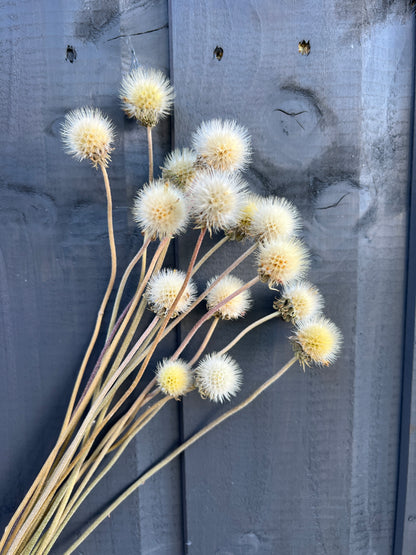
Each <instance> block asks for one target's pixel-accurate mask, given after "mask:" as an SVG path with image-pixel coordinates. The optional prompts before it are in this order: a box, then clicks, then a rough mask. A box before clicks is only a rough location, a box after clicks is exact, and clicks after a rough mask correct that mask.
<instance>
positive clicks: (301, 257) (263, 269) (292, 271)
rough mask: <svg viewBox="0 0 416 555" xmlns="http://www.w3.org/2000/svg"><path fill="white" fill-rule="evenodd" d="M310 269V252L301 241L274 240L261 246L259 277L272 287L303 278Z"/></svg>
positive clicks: (259, 252)
mask: <svg viewBox="0 0 416 555" xmlns="http://www.w3.org/2000/svg"><path fill="white" fill-rule="evenodd" d="M308 267H309V262H308V251H307V249H306V247H305V245H304V244H303V243H302V242H301V241H300V240H299V239H294V238H292V239H274V240H272V241H266V242H264V243H263V244H261V245H260V246H259V251H258V271H259V276H260V279H261V280H262V281H265V282H269V285H270V286H273V285H275V284H282V285H286V284H287V283H288V282H289V281H292V280H294V279H298V278H301V277H302V276H303V275H304V274H305V272H306V271H307V269H308Z"/></svg>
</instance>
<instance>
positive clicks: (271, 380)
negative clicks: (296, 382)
mask: <svg viewBox="0 0 416 555" xmlns="http://www.w3.org/2000/svg"><path fill="white" fill-rule="evenodd" d="M296 360H297V358H296V357H293V358H292V359H290V360H289V362H287V363H286V364H285V365H284V366H283V367H282V368H281V369H280V370H279V371H278V372H276V374H274V375H273V376H272V377H271V378H269V379H268V380H266V381H265V382H264V383H263V384H262V385H261V386H260V387H258V388H257V389H256V390H255V391H254V392H253V393H252V394H251V395H249V396H248V397H247V398H246V399H245V400H244V401H243V402H242V403H240V404H239V405H237V406H235V407H233V408H232V409H230V410H228V411H227V412H225V413H224V414H222V415H221V416H219V417H218V418H216V419H215V420H213V421H212V422H211V423H210V424H208V425H207V426H205V427H204V428H202V430H200V431H199V432H197V433H196V434H194V435H193V436H192V437H190V438H189V439H188V440H187V441H185V442H184V443H182V445H180V446H179V447H177V448H176V449H174V450H173V451H172V453H170V455H168V456H167V457H165V458H164V459H163V460H161V461H160V462H159V463H158V464H156V465H155V466H153V467H152V468H151V469H150V470H148V471H147V472H145V473H144V474H143V475H142V476H141V477H140V478H138V479H137V480H136V481H134V482H133V483H132V485H131V486H130V487H128V488H127V489H126V490H125V491H124V492H123V493H122V494H121V495H120V496H119V497H118V498H117V499H116V500H115V501H114V502H113V503H111V505H109V507H107V509H105V511H103V512H102V513H101V515H100V516H99V517H98V518H97V519H96V520H94V522H93V523H92V524H91V525H90V526H89V527H88V528H87V529H86V530H85V532H84V533H83V534H82V535H81V536H80V537H79V538H78V540H77V541H76V542H75V543H73V544H72V545H71V547H70V548H69V549H68V550H67V551H65V553H64V555H70V553H73V552H74V551H75V549H76V548H77V547H78V546H79V545H81V544H82V542H83V541H84V540H85V538H87V537H88V536H89V535H90V534H91V532H93V531H94V530H95V528H97V526H99V524H101V522H103V520H105V519H106V518H107V516H108V515H109V514H110V513H111V512H112V511H114V509H116V508H117V507H118V506H119V505H120V504H121V503H122V502H123V501H124V500H125V499H127V497H128V496H129V495H131V494H132V493H133V492H134V491H135V490H136V489H137V488H138V487H140V486H142V485H143V484H144V483H145V482H146V481H147V480H148V479H149V478H150V477H152V476H153V475H154V474H156V472H158V471H159V470H161V469H162V468H163V467H164V466H166V465H167V464H168V463H170V462H171V461H172V460H173V459H174V458H175V457H177V456H178V455H180V454H181V453H182V452H183V451H185V449H187V448H188V447H189V446H190V445H192V444H193V443H195V442H196V441H198V440H199V439H200V438H201V437H203V436H204V435H205V434H207V433H208V432H209V431H211V430H213V429H214V428H215V427H216V426H218V425H219V424H221V423H222V422H224V421H225V420H227V419H228V418H230V416H233V415H234V414H236V413H238V412H240V411H241V410H242V409H244V408H245V407H247V405H249V404H250V403H252V402H253V401H254V400H255V399H256V398H257V397H258V396H259V395H260V394H261V393H263V391H265V390H266V389H267V388H268V387H270V386H271V385H272V384H273V383H274V382H275V381H277V380H278V379H279V378H281V377H282V376H283V374H285V372H287V371H288V370H289V368H290V367H291V366H293V364H294V363H295V362H296Z"/></svg>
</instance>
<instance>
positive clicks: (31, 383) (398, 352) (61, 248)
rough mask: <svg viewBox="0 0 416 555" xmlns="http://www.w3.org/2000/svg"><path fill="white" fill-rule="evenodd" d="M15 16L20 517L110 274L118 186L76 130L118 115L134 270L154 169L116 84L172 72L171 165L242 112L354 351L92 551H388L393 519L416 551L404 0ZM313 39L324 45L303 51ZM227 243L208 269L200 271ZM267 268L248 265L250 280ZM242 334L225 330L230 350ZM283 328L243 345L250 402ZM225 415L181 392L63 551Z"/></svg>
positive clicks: (9, 147)
mask: <svg viewBox="0 0 416 555" xmlns="http://www.w3.org/2000/svg"><path fill="white" fill-rule="evenodd" d="M0 28H1V32H0V46H1V48H0V67H1V73H0V100H1V107H0V130H1V133H0V153H1V154H0V157H1V164H0V181H1V183H0V211H1V217H0V234H1V236H0V296H1V303H0V337H1V342H0V361H1V372H2V385H1V387H0V445H1V457H0V499H1V510H0V517H1V524H0V526H1V528H3V526H4V525H5V523H6V522H7V520H8V519H9V518H10V515H11V514H12V512H13V510H14V509H15V507H16V505H17V504H18V502H19V500H20V499H21V498H22V496H23V495H24V493H25V491H26V490H27V488H28V487H29V485H30V483H31V480H32V479H33V478H34V476H35V475H36V472H37V471H38V469H39V468H40V466H41V464H42V462H43V460H44V459H45V457H46V455H47V453H48V451H49V450H50V448H51V447H52V445H53V442H54V440H55V439H56V436H57V433H58V431H59V427H60V423H61V421H62V418H63V415H64V411H65V408H66V404H67V402H68V399H69V395H70V390H71V387H72V383H73V381H74V379H75V375H76V371H77V367H78V365H79V363H80V361H81V358H82V352H83V349H84V348H85V346H86V344H87V342H88V337H89V333H90V331H91V329H92V326H93V322H94V319H95V315H96V310H97V307H98V304H99V301H100V299H101V296H102V293H103V291H104V289H105V286H106V281H107V278H108V272H109V257H108V252H107V238H106V230H105V203H104V194H103V187H102V184H101V180H100V177H99V175H98V174H95V173H94V172H93V171H92V170H91V169H90V168H89V167H88V166H87V165H86V164H85V165H84V164H78V163H76V162H74V161H73V160H71V159H70V158H69V157H68V156H67V155H65V154H64V153H63V152H62V146H61V142H60V139H59V125H60V123H61V122H62V119H63V116H64V114H65V112H66V111H68V110H69V109H71V108H73V107H77V106H81V105H85V104H93V105H97V106H99V107H101V108H102V109H103V110H105V111H106V112H107V113H109V114H110V116H111V117H112V118H113V120H114V121H115V123H116V125H117V128H118V141H117V149H116V151H115V152H114V156H113V163H112V165H111V169H110V178H111V181H112V185H113V191H114V204H115V210H114V216H115V228H116V233H117V246H118V251H119V256H120V268H122V267H123V266H124V265H125V264H126V263H127V261H128V259H129V256H131V255H132V254H133V253H134V252H135V250H136V249H137V245H138V244H139V242H140V237H139V234H138V233H137V231H136V230H135V228H134V225H133V223H132V221H131V216H130V212H129V210H130V205H131V200H132V197H133V195H134V192H135V191H136V189H137V187H139V186H140V185H141V184H142V183H143V182H144V181H145V179H146V142H145V133H144V131H143V129H139V128H138V127H137V126H136V125H135V124H134V123H132V122H130V121H128V120H126V119H125V118H124V117H123V114H122V112H121V111H120V109H119V105H118V100H117V92H118V87H119V82H120V79H121V76H122V75H123V74H124V73H125V72H127V71H128V70H129V69H130V68H132V67H134V66H136V65H137V64H145V65H150V66H153V67H159V68H161V69H162V70H165V71H167V72H169V70H170V72H171V77H172V79H173V81H174V85H175V88H176V102H175V112H174V118H172V121H170V122H165V123H163V124H162V125H161V126H160V127H159V128H158V129H157V132H156V137H155V153H156V166H159V165H160V164H161V163H162V160H163V156H164V155H165V154H166V152H168V151H169V149H170V147H171V144H172V145H174V146H187V145H188V144H189V137H190V133H191V132H192V131H193V130H194V129H195V128H196V126H197V125H198V124H199V123H200V122H201V121H202V120H203V119H206V118H212V117H232V118H236V119H238V120H239V121H240V122H241V123H243V124H244V125H246V126H247V127H248V128H249V130H250V133H251V135H252V137H253V146H254V156H253V164H252V166H251V168H250V170H249V171H248V172H247V178H248V179H249V181H250V183H251V184H252V187H253V188H254V189H255V190H256V191H258V192H260V193H262V194H268V193H275V194H278V195H284V196H287V197H288V198H290V199H292V200H293V201H294V202H295V203H296V204H297V205H298V207H299V209H300V211H301V213H302V215H303V218H304V222H305V231H304V235H305V239H306V240H307V242H308V244H309V245H310V247H311V249H312V254H313V270H312V272H311V279H313V281H315V282H316V283H317V284H318V285H319V286H320V288H321V290H322V292H323V293H324V295H325V298H326V306H327V313H328V315H329V316H330V317H331V318H332V319H334V320H335V321H336V322H337V324H338V325H339V326H340V328H341V329H342V331H343V333H344V337H345V345H344V349H343V352H342V356H341V358H340V360H339V361H338V362H337V363H336V364H335V365H334V366H333V367H331V368H329V369H313V370H310V371H308V372H306V374H304V373H303V372H302V371H301V370H300V369H299V368H293V369H291V371H290V372H289V373H288V374H287V375H286V376H285V377H284V378H283V379H282V380H281V381H280V382H279V383H278V384H277V385H276V386H275V387H274V388H273V389H272V390H270V391H268V392H267V393H265V394H264V396H263V397H262V398H261V399H259V400H258V401H257V402H256V404H253V405H252V406H251V407H249V408H248V409H246V410H245V411H244V412H243V413H241V414H239V415H238V416H236V417H234V418H233V419H231V420H229V421H228V422H227V423H225V424H224V425H223V426H222V427H221V428H218V429H217V430H215V431H213V432H212V433H211V434H210V435H209V436H207V437H205V438H204V439H203V440H202V441H201V442H200V443H199V444H197V445H195V446H193V447H192V448H191V449H190V450H189V452H187V453H186V454H185V456H184V457H183V458H182V459H181V460H179V461H176V462H175V463H173V464H171V465H170V466H169V467H167V468H166V469H164V470H163V471H162V472H160V473H159V474H158V475H156V476H155V477H154V478H153V479H152V480H151V481H150V482H149V483H148V484H147V485H146V486H145V487H144V488H142V489H141V490H140V492H138V493H137V494H135V495H134V496H132V497H131V498H130V499H129V500H128V501H127V502H126V503H125V504H124V505H123V506H122V507H120V508H119V509H118V510H117V511H115V512H114V513H113V514H112V515H111V518H110V519H108V521H106V522H105V523H104V524H103V525H102V526H101V527H100V528H99V530H98V531H97V532H96V533H95V534H93V535H92V536H91V537H90V538H89V539H88V540H87V541H86V542H85V543H84V544H83V545H82V546H81V547H80V548H79V549H78V551H77V552H78V553H80V554H81V553H83V554H88V555H93V554H97V555H98V554H100V555H106V554H118V555H120V554H123V555H129V554H138V553H141V554H143V555H145V554H150V553H152V554H157V555H175V554H182V553H185V552H189V553H190V554H195V555H214V554H220V555H251V554H273V555H275V554H278V555H304V554H306V553H307V554H308V555H309V554H310V555H312V554H313V555H315V554H316V555H321V554H328V555H335V554H341V555H344V554H364V555H367V554H377V555H384V554H390V553H392V552H393V544H394V541H395V530H398V533H397V534H399V536H400V537H398V535H397V534H396V553H399V551H398V549H400V550H401V546H402V545H403V553H405V554H414V553H416V540H415V533H416V532H415V530H416V524H415V523H416V517H415V518H412V516H414V515H415V514H416V479H415V476H416V470H415V469H416V455H415V453H416V450H415V430H416V427H415V426H416V420H415V419H414V416H413V420H412V427H411V435H410V437H411V442H410V450H408V451H407V450H406V449H403V448H402V450H401V451H400V449H399V448H400V447H401V446H402V447H403V445H405V444H406V442H407V443H408V441H407V440H408V432H407V428H406V426H402V428H401V426H400V423H401V419H402V422H404V423H406V418H403V414H404V416H405V417H406V414H407V416H408V417H409V415H410V412H409V410H408V409H410V407H409V404H408V405H406V403H404V404H403V406H402V393H405V395H407V399H408V400H410V398H411V396H410V394H409V393H410V390H409V385H410V383H409V375H410V374H409V372H408V374H407V376H408V378H407V381H406V380H405V381H404V386H403V387H404V388H405V389H404V390H403V389H402V367H403V342H404V315H405V314H404V309H405V299H406V282H407V258H408V218H409V203H408V199H409V190H408V184H409V164H410V160H411V147H412V133H413V120H412V118H413V115H414V112H413V102H414V69H413V65H414V14H413V12H412V9H411V8H410V7H409V5H408V3H407V2H405V1H404V0H401V1H396V2H385V1H382V0H369V1H365V2H360V1H340V0H336V1H335V2H324V1H322V0H316V1H313V2H312V1H311V0H304V1H300V0H292V1H291V2H289V1H286V0H279V1H272V0H257V1H254V0H253V1H248V0H241V1H239V2H237V0H234V1H233V0H229V1H222V2H218V1H216V2H214V1H212V0H205V1H204V2H186V1H184V0H171V2H170V3H169V4H168V2H167V0H143V1H138V0H124V1H123V0H120V1H119V2H115V1H112V0H74V1H72V2H64V1H63V0H43V1H38V2H33V1H32V2H31V1H29V0H20V1H19V2H3V3H0ZM303 39H305V40H310V43H311V53H310V55H309V56H308V57H306V56H301V55H300V54H299V53H298V49H297V45H298V42H299V41H300V40H303ZM68 46H70V47H71V48H70V49H68ZM217 46H220V47H222V48H223V50H224V55H223V57H222V59H221V60H220V61H219V60H217V59H216V58H215V56H214V55H213V52H214V49H215V48H216V47H217ZM74 50H75V51H76V58H75V56H74V53H73V52H74ZM299 112H303V113H302V114H300V115H298V116H290V115H288V114H290V113H299ZM172 124H173V125H172ZM208 243H209V241H207V245H206V248H208ZM190 248H191V242H190V240H189V239H185V238H184V239H181V240H179V241H178V242H177V244H176V249H175V252H173V253H172V254H171V257H172V262H173V257H175V259H176V261H177V263H178V264H179V265H182V266H185V265H186V263H187V259H188V257H189V250H190ZM229 249H230V250H229V251H228V252H237V251H239V250H240V249H241V245H231V246H230V247H229ZM227 257H228V255H227V254H226V252H224V254H222V255H218V256H217V257H216V258H215V259H214V260H213V263H212V265H211V266H210V269H209V271H208V269H206V270H204V272H201V274H202V275H201V278H200V282H201V284H202V283H203V281H204V279H205V278H208V277H209V276H210V275H212V274H214V273H216V272H218V271H219V270H220V269H221V268H223V267H224V265H225V263H226V262H227ZM254 271H255V269H254V267H253V265H251V264H250V263H248V264H246V265H245V266H244V268H242V269H241V272H240V274H241V275H242V276H244V277H250V276H252V275H254ZM257 294H258V302H257V305H256V307H255V308H254V310H253V311H252V313H251V314H250V315H249V318H250V319H254V318H255V317H256V316H258V315H259V314H263V313H265V311H266V310H268V309H269V307H270V304H271V302H272V298H273V296H272V295H271V293H270V292H268V291H267V290H266V289H265V288H258V290H257ZM410 294H411V293H410ZM407 298H408V299H409V294H408V297H407ZM408 307H409V303H408ZM412 317H413V315H412ZM407 321H408V322H409V321H411V318H409V314H407ZM241 325H242V324H240V323H237V324H234V325H232V324H228V323H227V324H224V325H222V330H221V333H219V334H218V339H215V340H214V342H213V347H215V345H217V346H221V345H223V344H224V343H225V342H226V340H227V339H228V338H230V337H231V336H232V335H233V334H234V333H235V330H236V329H239V328H240V327H241ZM185 331H186V329H182V333H184V332H185ZM287 335H288V328H287V327H286V326H285V325H283V324H280V323H277V322H274V323H270V325H268V326H267V327H264V328H260V329H258V330H257V331H256V332H253V334H252V335H251V336H250V338H249V339H248V340H247V341H246V342H245V343H244V344H242V345H241V347H240V348H239V349H238V350H236V351H234V355H235V357H236V358H237V359H238V360H239V361H240V363H241V365H242V366H243V368H244V375H245V378H244V387H243V392H242V395H244V394H246V393H248V392H249V391H251V390H252V389H254V387H255V386H256V385H257V384H259V383H260V382H261V381H262V380H263V379H264V378H265V377H266V376H268V375H270V373H271V371H272V370H273V369H274V368H277V367H279V366H280V365H281V364H282V363H284V362H285V361H286V360H287V357H288V356H289V355H290V349H289V347H288V344H287V341H286V340H285V339H286V336H287ZM178 339H179V338H176V340H178ZM174 343H175V342H174V341H173V340H172V345H171V346H170V347H172V348H173V346H174ZM408 359H409V357H408ZM409 360H410V363H411V357H410V359H409ZM409 360H408V361H407V363H408V364H409ZM410 377H411V376H410ZM406 407H407V408H406ZM402 408H403V411H402ZM406 410H407V412H406ZM413 410H414V409H413ZM220 411H221V408H219V407H217V406H214V405H212V404H209V403H207V402H203V401H202V400H201V399H199V398H198V397H197V396H189V398H186V400H185V401H184V402H183V403H179V404H177V405H172V406H170V407H169V406H168V407H166V408H165V409H164V412H163V413H162V414H160V415H159V417H158V419H157V422H153V423H152V425H151V426H149V428H148V429H147V430H146V431H145V432H144V433H142V435H141V436H140V437H139V439H138V441H137V442H136V444H135V445H132V446H131V448H130V449H129V450H128V452H127V453H126V455H125V456H124V459H123V461H122V462H121V463H120V464H119V467H118V470H116V471H115V472H113V474H112V475H110V476H109V477H108V479H107V480H106V481H105V483H103V484H102V485H101V486H100V487H99V488H98V489H97V491H96V494H95V496H94V499H92V500H90V501H88V502H87V503H86V504H85V507H84V508H83V510H82V511H81V512H80V514H79V515H78V516H77V517H76V518H74V522H73V524H72V526H71V528H70V530H69V531H68V532H67V534H66V535H65V536H64V538H63V540H62V542H61V543H60V545H59V546H58V547H57V548H56V550H55V551H54V552H55V553H57V554H58V553H61V552H62V551H63V549H64V547H65V545H68V544H69V542H70V541H71V539H72V540H73V538H74V537H75V536H76V534H77V532H78V531H79V530H80V529H81V528H82V526H83V525H84V524H85V523H86V522H87V521H88V518H90V517H91V515H93V514H94V513H95V512H96V511H98V510H99V509H100V508H101V507H102V506H103V504H104V503H105V501H106V500H108V499H110V498H111V497H112V496H114V495H115V494H116V493H117V492H119V491H120V490H121V489H122V488H123V486H125V485H127V484H129V483H130V482H131V481H132V480H133V479H134V478H135V477H136V476H137V475H138V474H139V473H141V472H142V470H143V469H144V468H146V467H147V466H148V465H149V464H150V463H151V462H152V461H153V460H155V459H157V458H159V457H161V456H162V455H163V454H164V453H166V452H168V450H169V449H170V448H172V447H173V446H175V445H177V443H178V442H179V441H180V439H181V438H182V437H186V436H188V435H189V434H190V433H192V431H194V430H196V429H198V428H199V427H200V426H201V425H202V424H203V423H205V422H206V421H207V420H208V419H209V418H211V417H212V416H214V415H216V414H218V413H219V412H220ZM402 412H403V414H402ZM400 434H401V435H400ZM400 438H402V439H401V442H400ZM399 452H400V453H402V457H401V458H400V459H399ZM399 468H400V472H399ZM407 474H409V480H408V481H407ZM399 475H400V480H399V481H398V477H399ZM398 484H399V493H400V495H399V500H398V504H397V507H398V508H399V510H396V503H397V497H398ZM406 491H407V501H406V504H404V502H403V499H404V498H405V494H406ZM396 514H397V515H398V516H400V519H399V522H396Z"/></svg>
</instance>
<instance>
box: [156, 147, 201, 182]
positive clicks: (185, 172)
mask: <svg viewBox="0 0 416 555" xmlns="http://www.w3.org/2000/svg"><path fill="white" fill-rule="evenodd" d="M195 165H196V154H195V152H193V151H192V150H191V149H189V148H184V149H182V150H180V149H176V150H174V151H173V152H171V153H170V154H168V156H166V158H165V161H164V165H163V168H162V176H163V178H165V179H169V180H170V181H171V182H172V183H174V184H175V185H177V186H178V187H180V188H182V189H186V187H187V186H188V185H189V183H190V182H191V181H192V178H193V177H194V175H195V173H196V168H195Z"/></svg>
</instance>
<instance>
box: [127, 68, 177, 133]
mask: <svg viewBox="0 0 416 555" xmlns="http://www.w3.org/2000/svg"><path fill="white" fill-rule="evenodd" d="M120 98H121V100H122V102H123V110H124V111H125V112H126V114H127V115H128V116H129V117H130V118H136V119H137V120H138V121H139V122H140V123H141V124H142V125H145V126H146V127H154V126H155V125H156V124H157V123H158V121H159V120H160V119H162V118H164V117H165V116H167V115H168V114H169V112H170V110H171V107H172V102H173V98H174V92H173V87H172V86H171V85H170V82H169V79H168V78H167V77H166V76H165V75H164V74H163V73H162V72H161V71H158V70H155V69H145V68H142V67H140V68H138V69H135V70H133V71H132V72H131V73H129V74H128V75H126V76H125V77H124V78H123V80H122V82H121V89H120Z"/></svg>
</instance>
